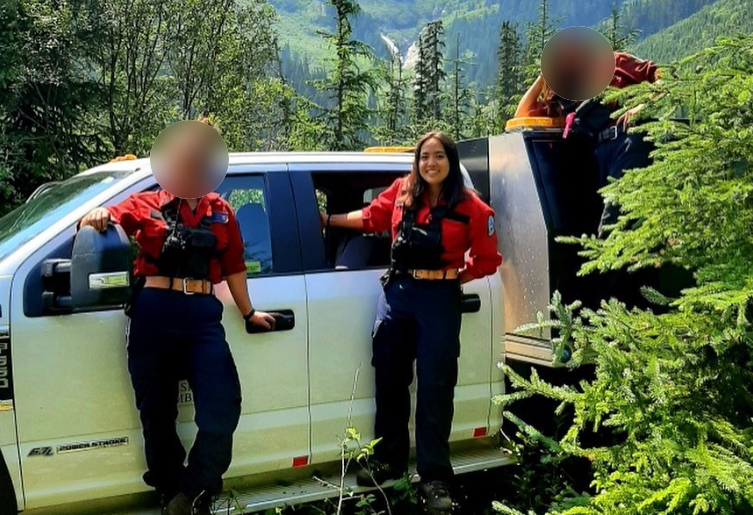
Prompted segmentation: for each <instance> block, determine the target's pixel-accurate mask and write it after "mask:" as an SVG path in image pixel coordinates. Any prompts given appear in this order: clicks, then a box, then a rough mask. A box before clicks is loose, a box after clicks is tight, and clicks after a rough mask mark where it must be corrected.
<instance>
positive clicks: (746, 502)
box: [495, 36, 753, 515]
mask: <svg viewBox="0 0 753 515" xmlns="http://www.w3.org/2000/svg"><path fill="white" fill-rule="evenodd" d="M751 91H753V36H749V37H746V38H742V37H740V38H730V39H726V40H720V41H719V42H718V44H717V46H715V47H713V48H710V49H708V50H706V51H704V52H702V53H701V54H699V55H697V56H694V57H692V58H688V59H687V60H685V61H683V62H681V63H680V64H679V66H678V68H677V77H676V78H674V77H669V76H667V77H665V79H664V80H663V81H662V82H660V83H658V84H655V85H650V84H646V85H642V86H640V87H636V88H633V89H630V90H627V91H620V92H612V93H610V94H609V95H608V98H609V99H611V100H615V99H616V100H620V101H622V102H624V104H625V105H626V107H628V106H631V105H636V104H637V103H639V102H647V103H648V104H649V106H650V107H649V108H648V109H647V110H646V112H645V113H644V115H646V114H648V115H649V116H652V117H656V118H658V119H659V121H654V122H650V123H646V124H645V125H643V126H642V127H641V130H645V131H646V132H647V137H649V138H650V139H652V140H653V141H654V142H655V143H656V145H657V150H656V151H655V152H654V163H653V164H652V165H651V166H649V167H648V168H645V169H639V170H632V171H630V172H628V173H627V174H626V175H625V177H624V178H623V179H622V180H620V181H617V182H614V183H612V184H610V185H609V186H607V187H606V188H605V189H604V194H605V195H606V196H607V197H609V198H611V199H613V200H614V201H616V202H617V203H618V204H620V205H621V206H622V209H623V211H624V215H623V216H622V217H621V218H620V220H619V222H618V223H617V224H616V227H615V229H614V230H613V231H612V232H611V233H610V234H609V236H608V237H607V239H606V240H603V241H602V240H596V239H594V238H591V237H583V238H580V239H576V240H575V241H577V242H578V243H580V244H581V245H582V247H583V251H582V254H583V255H584V256H585V257H587V258H588V259H589V261H588V263H587V264H586V265H585V266H584V268H583V270H582V272H583V273H587V272H590V271H594V270H602V271H603V270H609V269H633V270H635V269H639V268H644V267H658V266H662V265H667V264H672V265H673V266H680V267H683V268H686V269H688V270H691V271H692V272H693V275H694V278H695V284H694V286H693V287H691V288H688V289H686V290H684V291H683V292H682V293H681V295H680V296H679V297H678V298H675V299H667V298H664V297H662V295H661V294H659V293H658V292H655V291H650V292H647V293H648V296H649V298H650V299H651V300H653V301H655V302H657V303H658V304H662V306H661V308H660V310H661V312H660V313H657V312H654V310H638V309H633V310H630V311H628V310H627V309H626V308H625V306H624V305H623V304H621V303H619V302H617V301H614V300H612V301H610V302H604V303H602V305H601V308H600V309H598V310H597V311H593V310H588V309H580V307H579V305H578V304H577V303H576V304H574V305H572V306H563V305H562V302H561V300H560V298H559V297H558V296H555V299H554V302H553V307H552V311H553V313H556V316H555V317H554V319H555V320H554V321H553V322H552V323H553V324H554V325H555V326H556V327H558V328H559V331H560V336H561V337H562V342H561V343H562V344H563V345H562V346H565V345H567V346H569V347H571V350H572V351H573V359H572V360H571V361H570V362H569V363H568V366H570V367H577V366H580V365H582V364H584V363H592V364H594V365H595V375H594V378H593V380H590V381H583V382H582V383H581V384H579V385H576V386H570V387H555V386H552V385H549V384H547V383H546V382H544V381H542V380H541V379H540V378H539V377H537V375H536V374H533V375H532V376H531V377H529V378H525V377H521V376H519V375H517V374H515V373H514V371H512V370H511V369H509V368H507V367H506V368H505V370H506V372H507V373H508V374H509V376H510V379H511V380H512V383H513V384H514V386H515V387H516V389H517V391H514V392H513V393H510V394H507V395H505V396H502V397H500V398H499V399H498V401H499V402H500V403H501V404H502V405H503V406H504V407H505V408H506V409H507V408H509V406H510V405H511V404H512V403H514V402H515V401H517V400H520V399H523V398H526V397H530V396H534V395H543V396H545V397H547V398H550V399H553V400H555V401H558V402H559V403H560V407H559V410H560V411H562V410H565V409H572V410H573V412H574V416H573V418H572V422H571V425H570V427H569V428H568V430H567V431H566V433H565V435H564V436H563V437H562V438H559V439H550V438H548V437H546V436H545V435H541V434H539V433H538V432H537V431H536V430H535V429H533V428H531V427H530V426H528V425H527V424H526V423H525V421H523V420H519V419H518V418H517V417H516V416H515V415H513V414H512V413H510V412H506V413H505V416H506V418H507V419H508V420H510V421H512V422H514V423H515V424H517V425H518V426H519V427H520V428H521V430H522V431H523V432H525V433H526V434H527V435H528V436H530V437H532V438H534V439H536V440H538V441H540V442H541V443H542V444H543V445H545V446H546V447H548V448H549V450H550V452H551V453H552V454H553V455H554V457H555V458H563V457H568V456H571V457H572V456H575V457H580V458H582V459H584V460H587V461H588V462H590V463H591V466H592V470H593V483H592V487H593V489H594V491H593V493H592V494H590V495H589V494H582V495H577V494H573V493H571V495H570V496H569V498H570V502H569V505H567V504H565V503H563V504H562V505H561V506H558V507H552V508H551V509H550V513H556V514H562V515H602V514H603V515H607V514H609V515H612V514H614V515H618V514H619V515H625V514H646V515H654V514H657V515H658V514H693V515H695V514H704V513H708V514H725V515H726V514H729V515H732V514H749V513H752V512H753V395H752V392H753V331H751V324H750V318H751V316H752V315H753V310H751V297H753V267H751V262H752V256H753V231H751V228H753V168H752V167H751V163H753V95H752V94H751ZM650 97H653V98H654V100H653V101H651V100H650ZM680 106H684V107H685V108H686V109H688V113H689V116H690V121H689V124H682V123H677V122H672V121H670V120H669V117H670V116H671V115H673V114H674V113H675V112H676V110H677V108H678V107H680ZM617 114H619V113H617ZM655 311H659V309H657V310H655ZM589 430H592V431H596V432H597V433H598V434H601V435H602V439H601V440H600V442H601V446H600V447H589V446H586V445H584V444H583V443H582V442H583V438H582V437H583V436H584V434H585V433H586V432H587V431H589ZM495 508H496V509H497V510H498V511H499V512H501V513H507V514H519V513H520V512H519V511H516V510H513V509H511V508H509V507H505V506H503V505H501V504H498V505H495Z"/></svg>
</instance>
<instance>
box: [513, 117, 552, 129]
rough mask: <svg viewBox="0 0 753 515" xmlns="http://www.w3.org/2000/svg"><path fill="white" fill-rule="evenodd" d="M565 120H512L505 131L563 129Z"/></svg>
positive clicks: (532, 118)
mask: <svg viewBox="0 0 753 515" xmlns="http://www.w3.org/2000/svg"><path fill="white" fill-rule="evenodd" d="M564 126H565V119H564V118H550V117H548V116H523V117H520V118H512V119H511V120H508V122H507V124H506V125H505V131H520V130H530V129H562V128H563V127H564Z"/></svg>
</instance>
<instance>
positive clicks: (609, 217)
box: [595, 129, 653, 238]
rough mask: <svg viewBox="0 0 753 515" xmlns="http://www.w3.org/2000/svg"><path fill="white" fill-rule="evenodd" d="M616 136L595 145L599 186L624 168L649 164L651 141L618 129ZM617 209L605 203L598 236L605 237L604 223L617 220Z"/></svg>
mask: <svg viewBox="0 0 753 515" xmlns="http://www.w3.org/2000/svg"><path fill="white" fill-rule="evenodd" d="M618 130H619V132H618V135H617V138H615V139H613V140H607V141H603V142H602V143H600V144H599V145H598V146H597V147H596V152H595V155H596V162H597V163H598V166H599V187H600V188H601V187H603V186H606V185H607V184H608V183H609V179H608V178H609V177H612V178H613V179H619V178H620V177H622V176H623V175H624V173H625V170H630V169H632V168H644V167H646V166H648V165H649V164H650V162H651V161H650V159H649V153H650V152H651V151H652V150H653V146H652V145H651V143H649V142H647V141H645V140H644V139H643V136H642V135H641V134H634V133H633V134H626V133H625V132H622V130H621V129H618ZM618 217H619V209H618V208H617V206H615V205H613V204H609V203H605V205H604V211H603V213H602V215H601V221H600V222H599V237H600V238H603V237H605V233H606V231H605V229H604V227H605V226H606V225H612V224H614V223H616V222H617V218H618Z"/></svg>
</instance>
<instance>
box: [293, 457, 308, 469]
mask: <svg viewBox="0 0 753 515" xmlns="http://www.w3.org/2000/svg"><path fill="white" fill-rule="evenodd" d="M308 464H309V457H308V456H297V457H295V458H293V468H298V467H305V466H306V465H308Z"/></svg>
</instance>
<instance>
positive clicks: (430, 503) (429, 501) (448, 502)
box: [418, 481, 452, 515]
mask: <svg viewBox="0 0 753 515" xmlns="http://www.w3.org/2000/svg"><path fill="white" fill-rule="evenodd" d="M418 493H419V495H420V496H421V498H422V499H423V505H424V509H425V511H426V513H427V514H428V515H448V514H449V513H452V497H450V489H449V488H448V486H447V483H445V482H444V481H426V482H423V481H422V482H421V484H419V485H418Z"/></svg>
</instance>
